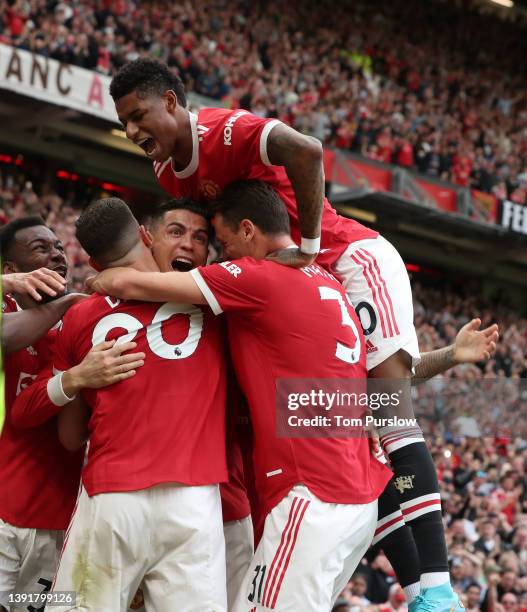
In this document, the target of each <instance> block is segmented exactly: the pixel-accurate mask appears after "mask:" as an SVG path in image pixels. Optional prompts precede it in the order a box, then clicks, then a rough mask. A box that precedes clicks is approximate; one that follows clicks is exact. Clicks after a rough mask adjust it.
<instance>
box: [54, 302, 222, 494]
mask: <svg viewBox="0 0 527 612" xmlns="http://www.w3.org/2000/svg"><path fill="white" fill-rule="evenodd" d="M116 338H120V339H121V341H124V339H126V341H128V340H133V341H134V342H136V343H137V346H138V347H140V350H141V351H142V352H144V353H146V355H147V357H146V359H145V364H144V366H143V367H142V368H140V369H139V370H138V371H137V374H136V376H134V377H132V378H131V379H129V380H127V381H123V382H122V383H118V384H116V385H112V386H110V387H108V388H105V389H98V390H91V389H87V390H85V391H84V397H85V399H86V400H87V402H88V404H89V405H90V406H91V407H92V414H91V418H90V422H89V430H90V446H89V452H88V462H87V464H86V466H85V468H84V470H83V474H82V483H83V486H84V488H85V489H86V491H87V493H88V495H90V496H91V495H96V494H98V493H107V492H110V491H113V492H115V491H133V490H139V489H145V488H147V487H152V486H154V485H157V484H160V483H163V482H179V483H182V484H188V485H203V484H209V483H217V482H221V481H222V480H225V479H226V467H225V458H224V457H225V449H224V401H225V400H224V394H225V381H224V366H223V359H222V358H221V356H222V354H223V345H222V331H221V327H220V325H219V324H218V322H217V321H216V320H215V317H213V316H212V315H211V313H210V311H209V310H208V309H203V308H200V307H197V306H186V305H178V304H145V303H139V302H122V301H120V300H117V299H114V298H111V297H102V296H98V295H94V296H92V297H90V298H88V299H87V300H85V301H84V302H83V303H80V304H78V305H76V306H75V307H74V308H72V309H70V312H69V313H68V314H67V315H66V317H65V318H64V324H63V328H62V330H61V331H60V332H59V334H58V337H57V343H56V349H55V359H54V364H53V365H54V369H55V370H59V371H64V370H67V369H68V368H71V367H72V366H73V365H75V364H77V363H80V361H82V359H83V357H84V356H85V355H86V354H87V353H88V351H89V350H90V349H91V348H92V347H93V346H95V345H97V344H99V343H101V342H104V341H105V340H113V339H116ZM138 350H139V349H138ZM197 397H199V404H200V407H201V409H200V410H198V409H197V408H196V404H195V402H196V398H197Z"/></svg>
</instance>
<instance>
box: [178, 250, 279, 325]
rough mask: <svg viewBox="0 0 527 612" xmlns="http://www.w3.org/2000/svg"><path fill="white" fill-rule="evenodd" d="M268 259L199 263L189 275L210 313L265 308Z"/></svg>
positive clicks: (267, 293) (267, 284)
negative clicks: (208, 264)
mask: <svg viewBox="0 0 527 612" xmlns="http://www.w3.org/2000/svg"><path fill="white" fill-rule="evenodd" d="M266 263H268V262H264V261H256V260H254V259H251V258H248V257H245V258H242V259H237V260H235V261H224V262H222V263H220V264H212V265H210V266H201V267H199V268H196V269H195V270H192V271H191V272H190V274H191V275H192V277H193V278H194V280H195V281H196V284H197V285H198V287H199V289H200V291H201V293H202V294H203V297H204V298H205V299H206V300H207V303H208V304H209V306H210V308H211V310H212V312H214V314H216V315H218V314H221V313H222V312H229V311H247V312H250V311H253V312H257V311H260V310H264V309H265V308H266V305H267V301H268V295H269V291H268V286H269V280H268V267H267V266H266V265H265V264H266Z"/></svg>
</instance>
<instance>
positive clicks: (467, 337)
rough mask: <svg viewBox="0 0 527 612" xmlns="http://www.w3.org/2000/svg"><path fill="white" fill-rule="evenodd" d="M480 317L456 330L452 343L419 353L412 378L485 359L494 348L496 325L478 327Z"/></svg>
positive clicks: (496, 333)
mask: <svg viewBox="0 0 527 612" xmlns="http://www.w3.org/2000/svg"><path fill="white" fill-rule="evenodd" d="M480 326H481V319H472V321H469V322H468V323H467V324H466V325H464V326H463V327H462V328H461V329H460V330H459V332H458V334H457V336H456V339H455V341H454V344H451V345H450V346H445V347H444V348H441V349H437V350H435V351H430V352H428V353H422V354H421V361H420V362H419V364H418V365H417V366H416V368H415V375H414V378H415V379H416V380H417V379H419V380H428V379H429V378H432V377H434V376H436V375H437V374H441V373H442V372H446V370H449V369H450V368H453V367H454V366H456V365H460V364H462V363H478V362H479V361H487V360H488V359H490V357H491V355H493V353H494V352H495V350H496V343H497V341H498V338H499V333H498V326H497V325H496V324H494V325H490V326H489V327H487V328H485V329H479V328H480Z"/></svg>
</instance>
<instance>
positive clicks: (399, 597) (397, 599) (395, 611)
mask: <svg viewBox="0 0 527 612" xmlns="http://www.w3.org/2000/svg"><path fill="white" fill-rule="evenodd" d="M407 610H408V606H407V605H406V597H405V596H404V592H403V590H402V588H401V586H400V585H399V584H392V586H391V587H390V590H389V592H388V601H387V602H385V603H383V604H381V605H380V606H379V612H406V611H407Z"/></svg>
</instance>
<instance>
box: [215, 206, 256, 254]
mask: <svg viewBox="0 0 527 612" xmlns="http://www.w3.org/2000/svg"><path fill="white" fill-rule="evenodd" d="M214 229H215V231H216V238H217V239H218V241H219V243H220V244H221V250H222V254H223V257H224V258H225V259H238V258H239V257H246V256H249V255H252V254H253V253H252V249H251V243H250V242H248V241H247V240H245V236H244V233H243V231H242V228H241V226H240V227H239V228H238V229H237V230H236V231H234V230H232V229H231V227H230V226H229V225H228V224H227V223H225V221H224V219H223V217H222V216H221V215H215V216H214Z"/></svg>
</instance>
